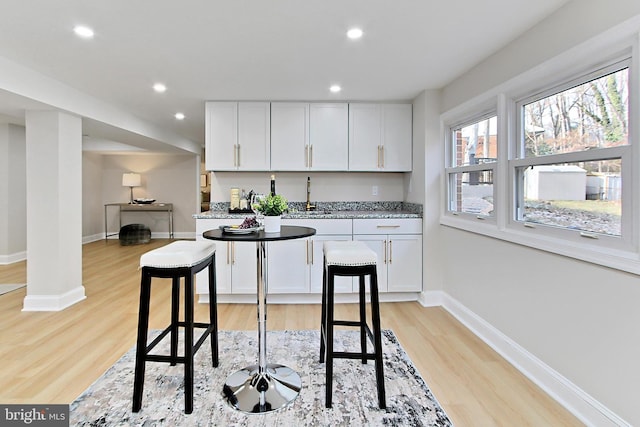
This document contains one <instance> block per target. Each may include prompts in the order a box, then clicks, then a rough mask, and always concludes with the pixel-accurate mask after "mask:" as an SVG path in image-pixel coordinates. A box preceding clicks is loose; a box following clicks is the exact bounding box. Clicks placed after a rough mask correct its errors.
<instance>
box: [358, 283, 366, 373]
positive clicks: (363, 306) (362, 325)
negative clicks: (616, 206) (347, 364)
mask: <svg viewBox="0 0 640 427" xmlns="http://www.w3.org/2000/svg"><path fill="white" fill-rule="evenodd" d="M364 276H365V275H364V274H361V275H360V276H359V282H360V283H359V296H360V298H359V299H360V352H361V353H362V364H363V365H366V363H367V355H366V353H367V300H366V299H365V293H364V290H365V289H364V286H365V285H364Z"/></svg>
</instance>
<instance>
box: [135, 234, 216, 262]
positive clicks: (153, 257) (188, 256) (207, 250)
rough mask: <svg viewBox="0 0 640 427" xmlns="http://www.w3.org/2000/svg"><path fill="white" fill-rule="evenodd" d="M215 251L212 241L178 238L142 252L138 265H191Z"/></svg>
mask: <svg viewBox="0 0 640 427" xmlns="http://www.w3.org/2000/svg"><path fill="white" fill-rule="evenodd" d="M215 251H216V245H215V243H213V242H195V241H191V240H178V241H176V242H173V243H169V244H168V245H166V246H163V247H161V248H158V249H154V250H152V251H149V252H147V253H144V254H142V256H141V257H140V267H155V268H178V267H193V266H194V265H196V264H198V263H200V262H201V261H203V260H204V259H206V258H208V257H210V256H211V254H213V253H214V252H215Z"/></svg>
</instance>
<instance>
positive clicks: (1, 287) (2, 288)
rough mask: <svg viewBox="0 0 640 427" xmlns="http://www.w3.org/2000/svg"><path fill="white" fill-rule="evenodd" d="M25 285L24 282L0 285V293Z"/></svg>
mask: <svg viewBox="0 0 640 427" xmlns="http://www.w3.org/2000/svg"><path fill="white" fill-rule="evenodd" d="M25 286H26V285H25V284H24V283H23V284H21V285H0V295H2V294H6V293H7V292H11V291H15V290H16V289H20V288H24V287H25Z"/></svg>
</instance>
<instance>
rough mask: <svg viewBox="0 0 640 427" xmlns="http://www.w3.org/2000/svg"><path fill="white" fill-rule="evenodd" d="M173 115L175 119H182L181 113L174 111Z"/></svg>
mask: <svg viewBox="0 0 640 427" xmlns="http://www.w3.org/2000/svg"><path fill="white" fill-rule="evenodd" d="M174 117H175V118H176V120H184V114H183V113H176V114H175V116H174Z"/></svg>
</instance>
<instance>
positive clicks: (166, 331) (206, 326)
mask: <svg viewBox="0 0 640 427" xmlns="http://www.w3.org/2000/svg"><path fill="white" fill-rule="evenodd" d="M178 326H179V327H184V326H185V322H178ZM193 327H194V328H204V329H206V330H205V331H204V332H203V333H202V335H200V338H198V341H196V343H195V344H194V345H193V353H194V354H195V352H196V351H198V349H199V348H200V346H201V345H202V343H204V341H205V340H206V339H207V336H208V335H209V334H210V333H211V331H212V330H213V326H212V325H210V324H208V323H194V324H193ZM169 332H171V325H169V326H167V327H166V329H164V330H163V331H162V332H160V335H158V336H157V337H156V338H155V339H154V340H153V341H151V343H149V345H147V347H146V348H145V353H146V360H149V361H151V362H171V361H172V360H173V359H172V360H153V359H152V358H151V357H154V358H156V357H167V358H169V357H170V356H158V355H151V354H149V352H150V351H151V350H153V349H154V347H155V346H157V345H158V344H160V341H162V339H163V338H164V337H166V336H167V335H168V334H169ZM180 359H182V361H180ZM176 362H177V363H184V357H182V358H180V357H178V359H176Z"/></svg>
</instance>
